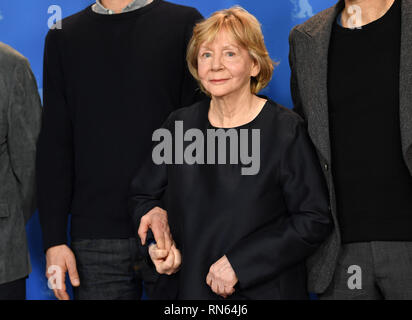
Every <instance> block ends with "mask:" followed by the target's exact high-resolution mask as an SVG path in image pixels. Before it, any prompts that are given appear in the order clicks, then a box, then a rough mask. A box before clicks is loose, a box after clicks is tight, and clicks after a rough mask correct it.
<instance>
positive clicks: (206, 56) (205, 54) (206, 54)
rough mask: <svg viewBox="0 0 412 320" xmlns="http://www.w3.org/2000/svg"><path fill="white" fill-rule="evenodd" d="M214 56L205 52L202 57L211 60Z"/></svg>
mask: <svg viewBox="0 0 412 320" xmlns="http://www.w3.org/2000/svg"><path fill="white" fill-rule="evenodd" d="M211 56H212V55H211V54H210V53H209V52H205V53H204V54H202V57H204V58H210V57H211Z"/></svg>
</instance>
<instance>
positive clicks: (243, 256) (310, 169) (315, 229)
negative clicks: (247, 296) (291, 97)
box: [226, 122, 332, 288]
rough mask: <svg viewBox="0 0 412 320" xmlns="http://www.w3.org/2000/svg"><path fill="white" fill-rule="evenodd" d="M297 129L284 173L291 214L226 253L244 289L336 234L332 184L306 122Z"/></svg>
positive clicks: (285, 156) (282, 180)
mask: <svg viewBox="0 0 412 320" xmlns="http://www.w3.org/2000/svg"><path fill="white" fill-rule="evenodd" d="M291 130H292V132H291V134H290V137H288V139H287V141H286V142H285V149H284V153H283V156H282V161H281V168H280V174H279V181H280V185H281V186H282V189H283V195H284V199H285V202H286V206H287V209H288V215H285V217H283V218H281V220H282V221H279V220H274V221H273V222H272V223H269V224H267V225H265V226H263V227H262V228H261V229H259V230H256V231H255V232H253V233H252V234H250V235H249V236H246V237H245V238H243V239H242V240H241V241H240V242H239V243H237V245H235V246H234V248H232V249H231V250H229V252H228V253H227V254H226V255H227V257H228V259H229V261H230V263H231V265H232V267H233V269H234V270H235V272H236V275H237V277H238V279H239V285H240V287H241V288H247V287H250V286H253V285H255V284H258V283H261V282H263V281H265V280H267V279H271V278H273V277H276V276H277V275H279V274H280V273H281V272H282V271H283V270H285V269H287V268H288V267H291V266H293V265H295V264H297V263H299V262H302V261H304V260H305V259H306V258H307V257H308V256H309V255H310V254H312V253H313V252H314V251H315V249H316V248H317V247H318V246H319V245H320V244H321V243H322V241H323V240H324V239H325V238H326V237H327V235H328V234H329V232H330V231H331V229H332V222H331V217H330V213H329V209H328V196H327V189H326V185H325V182H324V180H323V177H322V172H321V169H320V166H319V163H318V161H317V157H316V154H315V152H314V150H313V146H312V144H311V142H310V140H309V137H308V135H307V133H306V130H305V129H304V125H303V122H299V124H298V125H296V126H294V128H293V129H291Z"/></svg>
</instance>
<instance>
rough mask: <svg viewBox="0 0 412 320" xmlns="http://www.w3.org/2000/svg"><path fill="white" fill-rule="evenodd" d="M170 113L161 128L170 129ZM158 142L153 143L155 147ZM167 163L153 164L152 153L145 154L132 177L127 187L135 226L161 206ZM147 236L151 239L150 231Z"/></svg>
mask: <svg viewBox="0 0 412 320" xmlns="http://www.w3.org/2000/svg"><path fill="white" fill-rule="evenodd" d="M171 118H172V115H170V116H169V117H168V118H167V120H166V121H165V122H164V124H163V125H162V126H161V129H167V130H169V131H170V123H171V121H172V120H171ZM158 144H159V143H158V142H155V143H153V148H152V150H154V148H156V146H157V145H158ZM167 184H168V183H167V164H165V163H162V164H155V163H154V162H153V154H152V153H150V154H148V155H147V157H146V160H145V162H144V164H143V165H142V166H141V167H140V168H139V169H138V170H137V172H136V174H135V175H134V177H133V178H132V181H131V183H130V187H129V212H130V215H131V217H132V220H133V223H134V224H135V228H136V229H137V228H138V227H139V224H140V219H141V218H142V217H143V216H144V215H145V214H146V213H147V212H149V211H150V210H151V209H153V208H154V207H160V208H163V207H164V204H163V201H162V198H163V196H164V194H165V192H166V189H167ZM148 238H149V239H150V240H152V239H153V236H152V234H151V233H149V235H148Z"/></svg>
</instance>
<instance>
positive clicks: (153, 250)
mask: <svg viewBox="0 0 412 320" xmlns="http://www.w3.org/2000/svg"><path fill="white" fill-rule="evenodd" d="M149 255H150V258H151V259H152V261H153V264H154V265H155V267H156V271H157V272H158V273H160V274H167V275H169V276H170V275H172V274H174V273H176V272H177V271H179V268H180V265H181V264H182V255H181V254H180V251H179V250H178V249H177V248H176V245H175V243H173V244H172V246H171V248H170V250H169V251H167V250H166V249H159V248H158V247H157V244H151V245H150V246H149Z"/></svg>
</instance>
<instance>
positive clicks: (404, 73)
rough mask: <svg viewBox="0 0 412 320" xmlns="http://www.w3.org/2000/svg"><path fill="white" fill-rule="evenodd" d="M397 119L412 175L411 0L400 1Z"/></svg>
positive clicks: (404, 152) (403, 148) (405, 156)
mask: <svg viewBox="0 0 412 320" xmlns="http://www.w3.org/2000/svg"><path fill="white" fill-rule="evenodd" d="M401 24H402V27H401V30H402V33H401V60H400V75H399V80H400V82H399V117H400V127H401V137H402V150H403V155H404V159H405V162H406V164H407V166H408V168H409V171H410V172H411V174H412V53H411V50H412V27H411V25H412V0H403V1H402V18H401Z"/></svg>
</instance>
